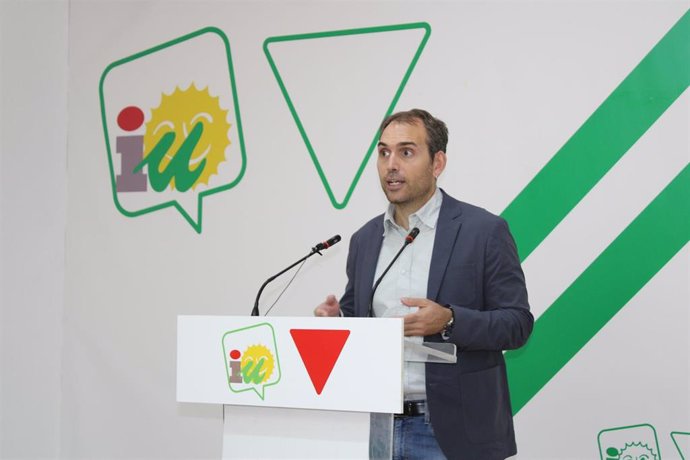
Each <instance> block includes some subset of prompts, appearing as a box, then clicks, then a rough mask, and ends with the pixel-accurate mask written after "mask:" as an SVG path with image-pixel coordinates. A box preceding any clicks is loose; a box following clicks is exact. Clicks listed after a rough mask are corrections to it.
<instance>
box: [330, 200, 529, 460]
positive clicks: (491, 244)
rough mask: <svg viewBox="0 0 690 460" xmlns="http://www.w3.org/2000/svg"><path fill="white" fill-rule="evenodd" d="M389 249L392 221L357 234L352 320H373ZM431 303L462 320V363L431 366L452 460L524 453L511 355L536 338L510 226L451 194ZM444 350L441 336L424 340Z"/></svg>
mask: <svg viewBox="0 0 690 460" xmlns="http://www.w3.org/2000/svg"><path fill="white" fill-rule="evenodd" d="M382 242H383V215H380V216H377V217H375V218H374V219H372V220H370V221H369V222H367V223H366V224H365V225H364V226H363V227H362V228H360V229H359V230H358V231H357V232H356V233H354V234H353V235H352V238H351V239H350V252H349V254H348V258H347V277H348V282H347V287H346V288H345V293H344V294H343V297H342V298H341V299H340V308H341V310H342V311H343V314H344V315H345V316H367V315H368V309H369V301H370V299H371V292H372V287H373V284H374V272H375V270H376V263H377V261H378V257H379V252H380V250H381V244H382ZM427 298H429V299H431V300H433V301H435V302H437V303H439V304H441V305H448V306H450V308H452V309H453V312H454V314H455V325H454V327H453V331H452V334H451V336H450V338H449V340H450V341H451V342H453V343H454V344H456V345H457V349H458V362H457V364H426V392H427V407H428V409H429V415H430V418H431V424H432V426H433V429H434V433H435V435H436V439H437V440H438V443H439V445H440V447H441V449H442V450H443V452H444V453H445V455H446V457H448V458H450V459H468V460H495V459H505V458H506V457H509V456H511V455H514V454H515V453H516V452H517V448H516V445H515V432H514V429H513V416H512V409H511V406H510V396H509V394H508V382H507V378H506V369H505V361H504V359H503V353H502V351H503V350H508V349H514V348H519V347H521V346H522V345H523V344H524V343H525V342H526V341H527V338H528V337H529V335H530V333H531V332H532V326H533V324H534V318H533V316H532V314H531V313H530V311H529V304H528V301H527V289H526V287H525V277H524V274H523V272H522V268H521V267H520V260H519V258H518V255H517V249H516V247H515V242H514V240H513V237H512V236H511V234H510V231H509V229H508V224H507V223H506V221H505V220H503V219H502V218H500V217H498V216H495V215H493V214H491V213H489V212H488V211H486V210H484V209H482V208H478V207H476V206H472V205H470V204H467V203H463V202H461V201H458V200H456V199H454V198H452V197H450V196H449V195H447V194H446V193H445V192H443V202H442V204H441V210H440V214H439V218H438V224H437V226H436V238H435V241H434V249H433V252H432V256H431V267H430V270H429V282H428V287H427ZM424 340H425V341H435V342H440V341H442V340H443V339H442V338H441V336H440V334H434V335H431V336H427V337H425V338H424Z"/></svg>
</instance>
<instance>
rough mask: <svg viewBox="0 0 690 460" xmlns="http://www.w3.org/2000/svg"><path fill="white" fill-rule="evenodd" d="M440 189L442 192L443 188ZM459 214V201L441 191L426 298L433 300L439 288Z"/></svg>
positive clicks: (458, 228)
mask: <svg viewBox="0 0 690 460" xmlns="http://www.w3.org/2000/svg"><path fill="white" fill-rule="evenodd" d="M441 191H442V192H443V190H441ZM461 215H462V207H461V205H460V202H459V201H457V200H455V199H453V198H451V197H449V196H448V195H446V192H443V202H442V203H441V210H440V212H439V215H438V222H437V224H436V238H435V239H434V249H433V251H432V253H431V266H430V268H429V283H428V285H427V298H428V299H430V300H435V299H436V298H437V296H438V291H439V289H441V281H443V276H444V275H445V273H446V267H447V266H448V262H449V261H450V256H451V254H452V253H453V247H454V246H455V241H456V239H457V236H458V233H459V232H460V227H461V226H462V217H461Z"/></svg>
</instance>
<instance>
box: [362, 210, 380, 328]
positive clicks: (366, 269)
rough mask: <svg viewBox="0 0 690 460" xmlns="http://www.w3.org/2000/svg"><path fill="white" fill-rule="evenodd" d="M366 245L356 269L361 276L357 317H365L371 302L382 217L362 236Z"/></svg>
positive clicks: (363, 247)
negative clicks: (369, 232) (369, 233)
mask: <svg viewBox="0 0 690 460" xmlns="http://www.w3.org/2000/svg"><path fill="white" fill-rule="evenodd" d="M362 236H363V237H364V238H363V239H364V241H366V244H364V245H363V246H362V248H361V249H363V250H364V254H362V256H361V258H360V260H361V264H360V266H359V267H358V270H359V272H360V273H361V274H362V276H361V278H360V282H361V284H360V285H359V286H358V289H357V291H358V292H359V293H360V295H359V299H358V305H359V312H358V315H357V316H367V314H368V312H369V303H370V302H371V293H372V291H373V288H374V275H375V274H376V264H377V262H378V260H379V253H380V252H381V245H382V244H383V216H381V219H379V220H377V221H376V225H374V226H373V229H372V234H371V235H368V237H367V235H362Z"/></svg>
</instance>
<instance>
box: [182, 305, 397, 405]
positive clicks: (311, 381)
mask: <svg viewBox="0 0 690 460" xmlns="http://www.w3.org/2000/svg"><path fill="white" fill-rule="evenodd" d="M177 337H178V344H177V351H178V355H177V401H179V402H197V403H222V404H232V405H242V406H269V407H285V408H301V409H322V410H335V411H355V412H384V413H399V412H401V411H402V401H403V388H402V362H403V321H402V319H400V318H314V317H276V318H265V317H263V318H262V317H248V316H179V317H178V334H177Z"/></svg>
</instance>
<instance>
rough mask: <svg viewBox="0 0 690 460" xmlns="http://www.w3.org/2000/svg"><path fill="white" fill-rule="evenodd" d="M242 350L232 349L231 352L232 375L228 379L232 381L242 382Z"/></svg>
mask: <svg viewBox="0 0 690 460" xmlns="http://www.w3.org/2000/svg"><path fill="white" fill-rule="evenodd" d="M240 356H242V353H240V350H232V351H231V352H230V359H231V361H230V375H229V377H228V381H229V382H230V383H242V362H241V361H240Z"/></svg>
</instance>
